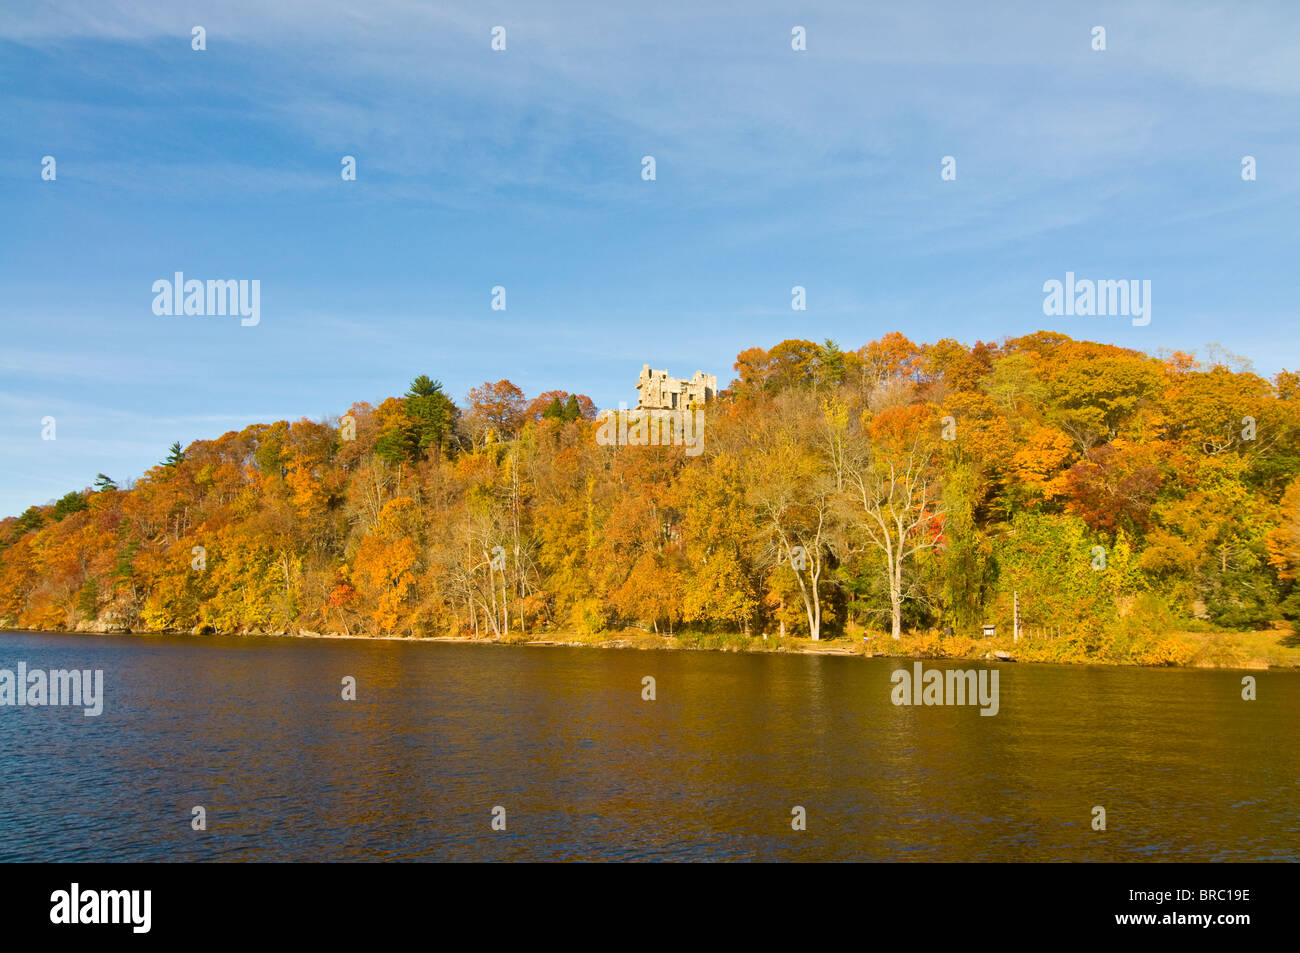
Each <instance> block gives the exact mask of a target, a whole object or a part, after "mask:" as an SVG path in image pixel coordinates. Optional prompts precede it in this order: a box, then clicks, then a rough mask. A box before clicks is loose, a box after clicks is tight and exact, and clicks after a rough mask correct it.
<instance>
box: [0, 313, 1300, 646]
mask: <svg viewBox="0 0 1300 953" xmlns="http://www.w3.org/2000/svg"><path fill="white" fill-rule="evenodd" d="M1232 363H1233V362H1232V361H1230V360H1224V359H1215V360H1210V361H1206V362H1204V363H1198V362H1197V361H1196V360H1195V359H1194V358H1192V357H1190V356H1189V355H1186V354H1182V353H1178V354H1174V355H1171V356H1168V357H1151V356H1148V355H1145V354H1141V353H1138V352H1135V351H1130V350H1125V349H1121V348H1117V347H1112V346H1108V345H1102V344H1095V343H1090V342H1085V341H1074V340H1071V339H1070V338H1068V337H1066V336H1064V335H1061V334H1056V333H1050V332H1038V333H1036V334H1032V335H1028V336H1026V337H1022V338H1014V339H1010V340H1006V341H1003V342H1001V343H998V344H994V343H985V342H978V343H976V344H975V345H974V346H967V345H964V344H961V343H959V342H957V341H953V340H944V341H940V342H938V343H936V344H930V345H917V344H914V343H913V342H911V341H910V340H908V339H907V337H906V336H904V335H902V334H900V333H897V332H894V333H891V334H888V335H886V336H884V337H883V338H881V339H880V340H878V341H874V342H871V343H869V344H867V345H865V346H864V347H862V348H859V349H858V350H856V351H846V350H842V349H841V348H839V347H838V346H836V345H835V344H834V343H833V342H825V343H824V344H816V343H814V342H811V341H802V340H790V341H784V342H781V343H780V344H777V345H776V346H775V347H773V348H771V349H770V350H765V349H763V348H757V347H755V348H750V349H748V350H745V351H743V352H742V353H741V354H740V355H738V357H737V360H736V363H735V373H736V379H735V380H733V381H732V383H731V385H730V387H729V388H728V389H727V390H726V391H724V392H723V394H722V395H721V397H720V398H719V399H718V400H717V401H714V402H713V403H711V404H710V405H709V406H708V407H707V408H704V412H705V413H706V415H707V417H706V429H705V438H704V452H703V454H702V455H700V456H698V457H692V456H687V455H686V454H685V453H684V452H683V450H682V448H681V447H608V446H600V445H598V444H597V443H596V441H595V439H594V431H595V427H596V424H595V422H594V419H593V418H594V417H595V407H594V406H593V405H592V403H591V401H590V400H589V399H587V398H586V397H585V396H583V395H579V394H571V393H568V392H565V391H559V390H556V391H547V392H545V393H543V394H540V395H537V396H535V397H533V398H529V397H528V396H527V395H525V394H524V393H523V392H522V391H521V390H520V389H519V388H517V387H516V386H515V385H514V384H512V383H511V382H510V381H509V380H500V381H497V382H495V383H492V382H487V383H484V384H483V385H482V386H481V387H478V388H475V389H474V390H473V391H471V393H470V395H469V398H468V400H467V401H466V402H465V406H463V407H462V406H457V405H456V404H455V403H454V402H453V401H451V400H450V399H449V398H448V397H446V396H445V395H444V394H443V393H442V389H441V385H440V384H438V383H437V382H436V381H432V380H430V379H429V378H428V377H424V376H421V377H418V378H417V379H416V380H415V381H414V382H413V384H412V387H411V389H410V391H408V392H407V393H406V394H405V395H404V396H402V397H394V398H390V399H388V400H385V401H384V402H382V403H381V404H380V405H379V406H378V407H372V406H370V405H368V404H356V405H353V406H352V407H351V408H350V409H349V410H348V411H347V414H346V416H345V418H343V419H342V420H328V421H321V422H313V421H310V420H300V421H297V422H294V423H290V422H286V421H279V422H275V423H270V424H259V425H256V426H253V427H248V428H246V429H245V430H242V431H239V432H237V433H234V432H232V433H227V434H225V435H224V436H221V437H219V438H217V439H215V440H200V441H197V442H195V443H193V444H191V445H190V446H189V447H188V448H185V449H184V451H183V452H181V451H180V450H179V448H178V449H176V450H175V451H174V452H173V453H172V454H171V455H169V456H168V458H167V460H166V462H164V463H162V464H160V465H158V466H156V467H154V468H152V469H151V470H149V471H148V472H147V473H145V474H144V475H143V476H142V477H141V478H140V479H138V480H136V481H135V482H134V484H130V485H128V484H127V483H126V482H125V481H122V486H123V488H121V489H119V488H118V487H117V485H116V484H114V483H113V482H112V481H110V480H108V478H106V477H102V475H101V479H100V480H99V481H98V482H97V485H96V489H95V490H89V489H88V490H85V491H82V492H73V493H69V494H68V495H67V496H65V497H63V498H62V499H60V500H59V501H58V502H56V503H54V504H52V505H47V506H43V507H32V508H31V509H29V510H28V511H27V512H25V513H24V514H23V515H22V516H20V517H16V518H9V519H6V520H4V521H3V522H2V523H0V624H4V625H8V626H21V627H29V628H50V629H54V628H73V627H77V626H81V627H83V628H87V627H89V628H95V629H97V630H111V629H114V628H123V629H125V628H131V629H136V628H148V629H183V630H198V631H230V632H255V631H292V630H298V629H305V630H312V631H322V632H340V633H344V632H346V633H352V634H357V633H361V634H372V635H373V634H383V633H393V634H399V635H434V634H456V635H470V636H480V637H488V636H491V637H511V636H515V635H521V634H535V633H539V632H543V631H565V632H573V631H580V632H599V631H602V630H605V629H617V628H623V627H628V626H638V627H642V628H645V629H647V630H650V631H658V632H662V633H665V634H667V633H679V632H683V631H684V630H685V631H689V632H691V633H701V632H713V633H745V634H748V635H751V636H757V635H760V634H770V635H773V636H776V635H780V634H782V633H785V634H791V635H803V636H809V635H812V636H814V637H820V638H826V637H836V636H841V635H843V634H844V633H845V632H846V630H847V629H848V628H850V627H855V630H856V628H857V627H864V628H867V629H875V630H877V631H881V632H883V633H887V634H893V635H896V634H899V633H902V632H907V631H918V630H937V631H944V630H946V629H949V628H951V629H952V630H953V634H952V635H951V636H950V637H955V638H959V639H964V638H969V637H971V636H975V635H978V626H979V625H980V624H982V623H986V622H996V623H999V624H1001V625H1003V626H1006V625H1008V624H1009V622H1010V618H1011V605H1012V601H1013V596H1014V595H1017V594H1018V598H1019V602H1020V606H1021V614H1022V620H1023V622H1024V624H1025V625H1026V626H1028V627H1029V628H1030V630H1031V631H1042V632H1050V633H1052V635H1053V637H1054V638H1060V639H1063V640H1064V641H1065V642H1066V643H1068V644H1069V645H1070V646H1071V647H1072V650H1073V651H1075V652H1076V654H1082V655H1085V656H1087V657H1098V658H1129V659H1140V660H1147V661H1151V660H1155V661H1156V662H1159V661H1169V660H1175V661H1176V660H1178V659H1180V658H1181V656H1180V654H1179V653H1180V651H1181V649H1180V648H1179V644H1177V643H1173V642H1169V641H1167V638H1166V637H1167V636H1168V635H1169V631H1168V630H1169V629H1170V628H1171V627H1197V626H1200V627H1204V628H1214V627H1221V628H1249V627H1260V626H1265V625H1268V624H1270V623H1272V622H1273V621H1274V620H1277V619H1279V618H1295V617H1297V616H1300V589H1297V577H1298V575H1300V483H1298V482H1297V475H1298V474H1300V396H1298V395H1297V391H1298V390H1300V388H1297V386H1296V383H1295V380H1296V378H1295V375H1294V374H1289V373H1286V372H1283V373H1282V374H1279V375H1278V376H1277V377H1276V378H1275V379H1274V380H1272V381H1268V380H1265V379H1263V378H1261V377H1259V376H1257V375H1256V374H1254V373H1252V372H1251V371H1250V370H1249V369H1248V368H1245V367H1243V366H1241V365H1240V364H1239V363H1238V364H1236V366H1229V364H1232ZM345 424H346V426H345ZM200 552H201V553H202V554H203V558H202V560H199V559H198V556H197V555H196V554H197V553H200ZM1099 554H1100V557H1099ZM198 562H201V563H202V566H201V568H195V567H196V563H198ZM1099 563H1100V566H1101V568H1099Z"/></svg>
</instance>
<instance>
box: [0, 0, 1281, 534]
mask: <svg viewBox="0 0 1300 953" xmlns="http://www.w3.org/2000/svg"><path fill="white" fill-rule="evenodd" d="M196 26H202V27H203V28H204V31H205V45H206V49H204V50H201V51H200V50H194V49H193V48H192V45H193V42H194V41H193V30H194V28H195V27H196ZM497 26H502V27H504V28H505V47H506V48H505V49H504V50H493V49H492V31H493V28H494V27H497ZM796 26H801V27H803V28H804V34H805V36H806V49H804V50H799V51H796V50H794V49H792V31H793V30H794V28H795V27H796ZM1096 26H1102V27H1104V29H1105V45H1106V48H1105V49H1104V50H1096V49H1094V48H1093V47H1094V45H1095V40H1094V27H1096ZM45 156H52V157H54V160H55V178H54V179H53V180H50V179H47V178H44V177H43V175H42V170H43V160H44V157H45ZM344 156H353V157H355V160H356V178H355V180H354V181H347V180H344V179H343V177H342V175H341V170H342V159H343V157H344ZM644 156H653V157H654V159H655V179H654V180H653V181H647V180H646V179H644V178H643V176H642V169H643V163H642V159H643V157H644ZM945 156H952V157H953V158H954V159H955V168H956V178H955V179H950V180H945V179H943V178H942V177H941V171H942V162H943V158H944V157H945ZM1244 156H1253V157H1254V159H1255V164H1256V178H1255V180H1254V181H1245V180H1243V178H1242V159H1243V157H1244ZM1298 212H1300V4H1297V3H1295V2H1293V0H1283V2H1277V3H1266V2H1265V3H1252V4H1241V3H1238V2H1232V0H1227V2H1190V3H1189V2H1186V0H1179V2H1170V3H1159V2H1149V3H1143V4H1133V3H1130V2H1121V3H1100V2H1099V3H1072V2H1061V3H1051V4H1043V3H1041V2H1025V3H1014V2H1002V3H997V4H982V3H969V2H950V3H938V2H928V3H927V2H908V3H892V4H870V5H868V4H862V3H834V2H818V3H768V2H765V0H756V2H752V3H746V4H743V5H741V4H724V3H720V2H715V0H693V2H686V3H677V2H657V3H654V4H637V5H633V4H609V3H597V2H589V3H567V2H550V3H542V2H537V0H533V2H527V3H524V2H511V3H505V2H493V0H486V2H464V3H454V4H453V3H442V2H415V0H364V2H360V0H357V2H352V3H344V2H338V0H310V2H309V0H275V2H267V0H257V2H249V0H223V2H221V3H200V2H187V0H179V2H177V0H169V2H162V0H159V2H152V0H150V2H146V0H50V2H45V3H41V4H20V3H10V4H6V5H5V6H4V8H3V10H0V222H2V223H3V227H0V289H2V293H0V448H2V449H0V516H8V515H16V514H18V513H20V512H21V511H22V510H24V509H25V508H26V507H27V506H29V505H32V504H41V503H46V502H48V501H50V500H52V499H54V498H57V497H58V496H61V495H63V494H64V493H66V492H68V491H69V490H76V489H81V488H83V487H86V486H88V485H90V484H91V482H92V481H93V480H94V478H95V475H96V473H99V472H103V473H107V474H108V475H110V476H111V477H113V478H114V479H116V480H118V481H119V482H124V481H126V480H130V479H133V478H136V477H138V476H139V475H140V474H141V473H142V472H143V471H144V470H146V469H147V468H148V467H150V466H152V465H154V464H155V463H157V462H158V461H160V460H161V459H162V458H163V457H164V456H165V455H166V451H167V447H168V446H170V445H171V443H172V442H173V441H180V443H181V444H182V445H188V444H189V443H190V442H191V441H193V440H196V439H212V438H215V437H218V436H220V435H221V434H223V433H225V432H227V431H229V430H237V429H241V428H243V427H245V426H247V425H249V424H252V423H257V422H270V421H274V420H280V419H287V420H296V419H298V418H301V417H308V418H311V419H322V418H325V417H328V416H332V415H338V414H342V413H344V412H346V410H347V409H348V407H349V406H350V405H351V404H352V403H353V401H357V400H367V401H370V402H371V403H373V404H377V403H379V402H380V401H381V400H383V399H384V398H386V397H389V396H396V395H400V394H402V393H403V392H404V391H405V390H406V388H407V386H408V385H409V383H410V381H411V379H412V378H413V377H415V376H416V375H418V374H428V375H429V376H430V377H433V378H435V379H437V380H440V381H441V382H442V384H443V386H444V389H445V390H446V391H447V393H448V394H449V395H450V396H451V397H452V398H453V399H455V400H457V401H458V402H460V403H463V402H464V398H465V395H466V392H467V391H468V390H469V389H470V388H471V387H474V386H477V385H479V384H481V383H482V382H484V381H496V380H499V379H502V378H508V379H510V380H511V381H513V382H514V383H515V384H517V385H518V386H519V387H521V388H522V389H523V390H524V391H525V392H526V393H527V394H528V395H529V396H533V395H536V394H537V393H539V392H541V391H543V390H550V389H558V390H565V391H570V392H578V393H585V394H588V395H590V396H591V397H592V399H593V400H594V401H595V402H596V403H597V405H598V406H604V407H612V406H617V404H618V403H619V402H620V401H626V402H628V403H629V404H634V403H635V400H636V391H635V382H636V378H637V374H638V373H639V371H640V368H641V365H642V364H643V363H649V364H651V365H652V366H653V367H655V368H664V369H667V370H668V371H669V373H670V374H674V375H676V376H679V377H689V376H690V375H691V374H692V373H693V372H694V371H695V370H697V369H700V370H704V371H705V372H706V373H713V374H716V375H717V376H718V379H719V383H720V384H721V385H722V386H725V385H726V383H727V382H728V381H729V380H731V378H732V377H733V376H734V375H733V363H734V361H735V357H736V354H737V353H738V352H739V351H741V350H744V349H745V348H748V347H753V346H762V347H770V346H772V345H773V344H776V343H777V342H779V341H781V340H784V339H786V338H807V339H811V340H814V341H819V342H820V341H823V340H825V339H828V338H830V339H833V340H835V341H836V342H838V343H839V344H840V345H841V346H842V347H845V348H849V349H852V348H857V347H859V346H861V345H862V344H864V343H866V342H868V341H871V340H874V339H876V338H879V337H880V336H881V335H883V334H885V333H887V332H889V331H894V330H898V331H902V332H904V333H905V334H907V335H908V336H909V337H910V338H912V339H913V340H915V341H917V342H932V341H936V340H939V339H941V338H947V337H952V338H957V339H959V340H961V341H964V342H966V343H974V342H975V341H976V340H985V341H996V340H1000V339H1002V338H1004V337H1007V336H1014V335H1019V334H1025V333H1029V332H1032V331H1036V330H1039V329H1050V330H1056V331H1061V332H1064V333H1066V334H1069V335H1070V336H1072V337H1075V338H1079V339H1088V340H1096V341H1105V342H1110V343H1114V344H1118V345H1121V346H1124V347H1131V348H1136V349H1139V350H1142V351H1147V352H1150V353H1158V352H1159V351H1160V349H1175V348H1177V349H1182V350H1186V351H1193V350H1195V351H1198V352H1200V353H1205V349H1206V347H1207V345H1211V344H1218V345H1221V346H1222V347H1223V348H1225V349H1227V350H1228V351H1230V352H1233V353H1235V354H1238V355H1241V356H1242V357H1243V358H1245V359H1246V360H1248V361H1250V362H1251V363H1252V364H1253V366H1254V368H1255V369H1256V370H1257V371H1258V372H1259V373H1261V374H1263V375H1265V376H1271V375H1272V374H1274V373H1276V372H1277V371H1278V370H1281V369H1283V368H1286V369H1297V368H1300V334H1298V333H1297V331H1298V330H1300V311H1298V308H1300V305H1298V304H1297V294H1296V290H1297V276H1298V275H1300V215H1298V214H1297V213H1298ZM178 271H179V272H182V273H183V274H184V275H185V276H186V278H187V279H190V278H197V279H199V280H208V279H214V280H215V279H221V280H224V279H244V280H249V281H251V280H257V281H258V282H259V283H260V289H261V301H260V320H259V322H258V323H257V324H256V325H255V326H244V325H243V324H241V321H240V319H239V317H238V316H235V317H231V316H221V315H204V316H196V315H157V314H155V313H154V308H153V303H154V298H155V294H154V291H153V285H154V282H155V281H158V280H160V279H167V280H170V279H171V278H172V276H173V274H174V273H175V272H178ZM1067 272H1074V273H1075V275H1076V276H1077V277H1078V278H1091V279H1095V280H1101V279H1125V280H1142V281H1147V280H1149V281H1150V282H1151V289H1152V290H1151V313H1150V317H1151V321H1150V323H1149V324H1148V325H1146V326H1142V327H1135V326H1133V324H1132V322H1131V320H1130V319H1129V318H1127V317H1124V316H1114V315H1106V316H1101V315H1095V316H1078V315H1069V316H1064V315H1063V316H1047V315H1044V313H1043V301H1044V291H1043V285H1044V282H1046V281H1049V280H1052V279H1056V280H1060V281H1064V280H1065V276H1066V273H1067ZM496 286H501V287H504V288H505V289H506V296H505V303H506V307H505V310H494V309H493V308H492V301H493V288H494V287H496ZM795 286H802V287H803V288H805V289H806V305H807V306H806V310H802V311H795V310H793V309H792V307H791V302H792V288H794V287H795ZM47 417H53V418H54V420H55V431H54V437H55V439H53V440H47V439H43V433H48V428H47V427H46V426H45V425H44V424H43V420H44V419H45V418H47Z"/></svg>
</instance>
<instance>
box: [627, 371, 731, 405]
mask: <svg viewBox="0 0 1300 953" xmlns="http://www.w3.org/2000/svg"><path fill="white" fill-rule="evenodd" d="M636 391H637V400H636V406H637V409H638V410H643V409H644V410H685V409H686V408H688V407H690V406H691V404H703V403H705V402H707V401H710V400H713V398H715V397H717V396H718V378H717V376H716V375H714V374H706V373H704V372H703V371H696V372H695V376H694V377H692V378H691V379H690V380H688V381H682V380H678V379H677V378H676V377H669V376H668V372H667V371H652V370H651V369H650V365H649V364H642V365H641V376H640V377H638V378H637V382H636Z"/></svg>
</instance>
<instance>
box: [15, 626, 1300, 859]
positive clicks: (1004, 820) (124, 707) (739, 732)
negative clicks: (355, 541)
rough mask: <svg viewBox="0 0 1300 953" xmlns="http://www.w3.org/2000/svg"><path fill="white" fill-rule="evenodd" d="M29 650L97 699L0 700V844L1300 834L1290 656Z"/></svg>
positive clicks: (1045, 853)
mask: <svg viewBox="0 0 1300 953" xmlns="http://www.w3.org/2000/svg"><path fill="white" fill-rule="evenodd" d="M20 662H22V663H25V664H26V667H27V669H28V670H29V671H32V670H38V669H40V670H54V669H72V668H76V669H89V670H95V669H100V670H102V671H103V673H104V699H103V712H102V714H100V715H98V716H89V717H88V716H87V715H85V714H84V712H83V710H82V709H81V708H78V707H50V706H46V707H30V706H27V707H16V706H5V707H0V832H2V833H0V860H8V861H13V860H87V861H89V860H124V861H125V860H130V861H141V860H143V861H157V860H295V861H296V860H381V859H402V860H634V859H636V860H642V859H645V860H649V859H654V860H741V859H744V860H791V861H793V860H819V861H828V860H870V861H897V860H916V861H919V860H926V861H975V860H999V861H1042V860H1088V861H1102V860H1151V861H1164V860H1188V861H1196V860H1231V861H1255V860H1289V861H1295V860H1298V859H1300V819H1298V818H1300V674H1298V673H1294V672H1282V671H1262V672H1253V673H1244V672H1235V671H1212V670H1186V669H1143V668H1132V667H1122V668H1121V667H1113V668H1112V667H1103V666H1049V665H1026V664H1003V665H998V666H996V668H997V671H998V674H999V682H998V685H999V704H998V710H997V714H996V715H993V716H985V715H981V714H980V709H979V707H976V706H972V705H964V706H962V705H947V706H939V705H934V706H925V705H922V706H915V705H895V704H894V703H893V699H892V697H891V696H892V694H893V692H894V685H893V683H892V682H891V673H893V672H894V671H895V670H896V669H900V668H901V669H907V670H909V671H910V670H911V669H912V665H913V663H912V662H910V661H900V660H896V659H863V658H852V657H835V656H813V655H784V654H752V655H746V654H727V653H711V652H687V651H681V652H668V651H637V650H631V649H627V650H620V649H595V648H591V649H586V648H559V647H529V646H502V645H471V644H458V643H409V642H400V641H364V640H330V639H294V638H269V637H268V638H249V637H242V638H239V637H203V638H196V637H171V636H103V635H96V636H79V635H52V634H34V633H17V632H8V633H3V634H0V669H9V670H13V671H16V669H17V666H18V663H20ZM958 665H966V666H968V667H970V666H973V663H941V662H926V663H925V666H926V668H927V669H929V668H954V667H957V666H958ZM974 667H984V668H990V670H991V667H989V666H974ZM1247 674H1250V675H1253V676H1254V677H1255V679H1256V680H1257V694H1258V697H1257V699H1256V700H1254V701H1245V700H1243V699H1242V678H1243V676H1244V675H1247ZM347 676H351V677H352V678H354V679H355V680H356V699H355V700H344V699H343V698H342V697H341V696H342V694H343V687H342V686H343V680H344V678H345V677H347ZM646 676H651V677H653V679H654V680H655V681H654V689H655V696H656V697H655V699H654V700H653V701H648V700H645V699H644V698H643V691H644V689H643V679H644V678H645V677H646ZM196 806H201V807H202V808H203V809H204V811H205V813H206V823H207V829H206V830H194V829H192V818H193V816H194V815H193V808H194V807H196ZM498 807H500V808H504V818H502V819H498V822H497V823H498V826H501V824H502V822H504V828H505V829H504V830H494V829H493V819H494V813H493V810H494V808H498ZM797 807H798V808H802V809H803V811H804V814H805V816H806V821H805V829H803V830H795V829H794V827H793V825H792V821H793V820H794V819H795V817H796V812H795V808H797ZM1095 807H1102V808H1104V809H1105V821H1106V829H1105V830H1104V831H1103V830H1094V829H1093V823H1094V808H1095ZM498 814H499V812H498Z"/></svg>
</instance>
